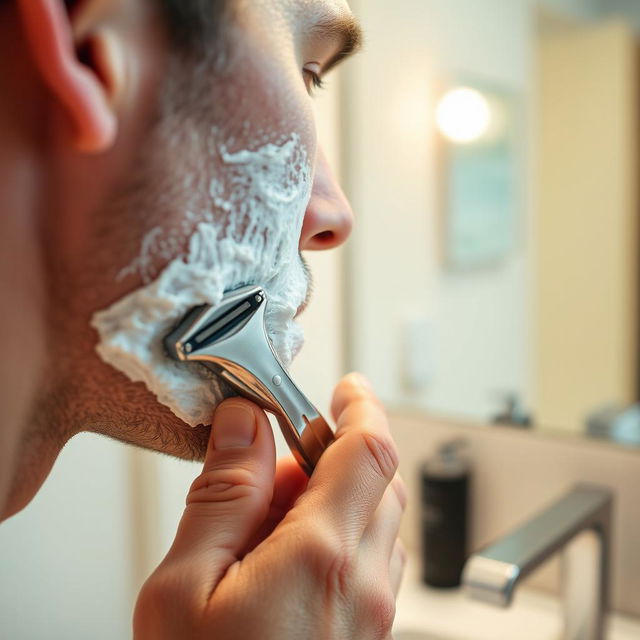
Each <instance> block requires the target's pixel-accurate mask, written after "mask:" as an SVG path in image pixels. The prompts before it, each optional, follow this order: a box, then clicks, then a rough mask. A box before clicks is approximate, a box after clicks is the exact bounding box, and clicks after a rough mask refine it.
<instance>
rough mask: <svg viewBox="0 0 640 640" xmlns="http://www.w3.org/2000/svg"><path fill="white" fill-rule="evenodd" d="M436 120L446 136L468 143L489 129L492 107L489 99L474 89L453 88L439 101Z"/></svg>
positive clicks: (455, 140) (480, 136)
mask: <svg viewBox="0 0 640 640" xmlns="http://www.w3.org/2000/svg"><path fill="white" fill-rule="evenodd" d="M436 122H437V124H438V129H440V131H441V133H442V135H444V136H445V137H446V138H448V139H449V140H451V141H453V142H457V143H463V144H468V143H470V142H475V141H476V140H479V139H480V138H482V136H484V135H485V134H486V133H487V131H489V127H490V125H491V107H490V106H489V102H488V101H487V99H486V98H485V97H484V96H483V95H482V94H481V93H480V92H478V91H475V90H474V89H467V88H464V87H462V88H458V89H453V90H452V91H449V92H448V93H447V94H446V95H445V96H444V97H443V98H442V99H441V100H440V102H439V103H438V107H437V109H436Z"/></svg>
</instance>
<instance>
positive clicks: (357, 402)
mask: <svg viewBox="0 0 640 640" xmlns="http://www.w3.org/2000/svg"><path fill="white" fill-rule="evenodd" d="M332 411H333V413H334V417H335V418H336V422H337V430H336V441H335V442H334V443H333V444H332V445H331V446H330V447H329V448H328V449H327V450H326V451H325V452H324V453H323V454H322V457H321V458H320V460H319V462H318V465H317V466H316V468H315V471H314V472H313V475H312V476H311V479H310V480H309V485H308V488H307V491H306V492H305V493H304V494H303V495H302V496H301V498H300V499H299V501H298V504H297V505H296V511H299V512H300V511H302V512H304V511H306V510H308V514H309V517H313V518H314V520H316V521H317V518H320V519H322V520H323V521H324V523H325V525H326V526H328V527H329V528H330V529H332V530H334V531H337V532H338V533H339V534H340V537H341V538H342V539H343V540H346V541H348V542H350V543H357V542H359V541H360V538H361V537H362V534H363V532H364V530H365V528H366V526H367V524H368V523H369V521H370V520H371V518H372V517H373V514H374V513H375V511H376V509H377V507H378V505H379V504H380V501H381V500H382V496H383V495H384V492H385V490H386V488H387V486H388V485H389V483H390V482H391V480H392V479H393V477H394V475H395V473H396V470H397V468H398V452H397V447H396V445H395V442H394V441H393V438H392V436H391V432H390V429H389V422H388V419H387V415H386V413H385V411H384V408H383V406H382V404H381V403H380V401H379V400H378V399H377V398H376V396H375V394H374V393H373V391H372V389H371V388H370V386H368V384H367V383H366V381H364V380H363V378H362V376H360V374H350V375H348V376H346V377H345V378H343V379H342V381H341V382H340V383H339V384H338V386H337V388H336V391H335V393H334V398H333V405H332ZM304 515H306V514H304ZM304 515H303V517H304Z"/></svg>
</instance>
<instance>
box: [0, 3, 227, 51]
mask: <svg viewBox="0 0 640 640" xmlns="http://www.w3.org/2000/svg"><path fill="white" fill-rule="evenodd" d="M10 1H11V0H0V6H2V5H3V4H9V2H10ZM232 1H233V0H155V2H157V4H158V6H159V9H160V11H161V13H162V16H163V18H164V21H165V24H166V26H167V31H168V33H169V37H170V38H171V42H172V44H173V45H174V46H175V47H176V48H177V49H179V50H181V52H183V53H193V54H196V55H204V54H206V53H207V52H210V51H211V50H212V49H213V50H215V49H216V48H217V47H218V46H219V44H220V41H221V36H222V31H223V25H224V20H225V18H226V16H227V14H228V13H229V10H230V8H231V3H232ZM76 2H77V0H64V3H65V5H66V6H67V8H68V9H72V8H73V6H74V5H75V4H76Z"/></svg>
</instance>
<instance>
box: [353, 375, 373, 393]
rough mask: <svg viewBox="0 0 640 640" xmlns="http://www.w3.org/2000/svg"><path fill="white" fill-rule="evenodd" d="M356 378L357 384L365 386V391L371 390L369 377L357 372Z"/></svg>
mask: <svg viewBox="0 0 640 640" xmlns="http://www.w3.org/2000/svg"><path fill="white" fill-rule="evenodd" d="M356 379H357V381H358V384H359V385H360V386H361V387H363V388H365V389H366V390H367V391H373V386H372V384H371V383H370V382H369V379H368V378H367V377H366V376H364V375H363V374H362V373H357V374H356Z"/></svg>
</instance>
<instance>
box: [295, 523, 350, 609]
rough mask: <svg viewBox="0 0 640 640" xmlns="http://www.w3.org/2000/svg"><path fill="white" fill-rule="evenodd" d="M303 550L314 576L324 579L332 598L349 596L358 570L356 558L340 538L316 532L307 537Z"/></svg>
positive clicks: (328, 593)
mask: <svg viewBox="0 0 640 640" xmlns="http://www.w3.org/2000/svg"><path fill="white" fill-rule="evenodd" d="M302 552H303V553H304V556H305V558H306V564H307V566H309V567H310V568H311V570H312V571H313V574H314V577H315V578H316V579H318V578H320V579H321V580H323V582H324V584H325V588H326V591H327V595H328V597H329V598H330V599H335V598H346V597H348V594H349V593H350V592H351V591H352V584H353V580H354V577H355V572H356V567H355V558H354V557H353V556H352V554H351V553H350V552H349V551H348V549H347V548H346V547H345V546H344V545H342V544H341V543H340V541H339V539H338V538H336V537H334V536H331V535H329V534H326V533H325V534H320V533H318V532H316V533H314V534H313V535H312V536H307V537H306V540H305V542H304V545H303V548H302Z"/></svg>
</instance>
